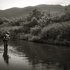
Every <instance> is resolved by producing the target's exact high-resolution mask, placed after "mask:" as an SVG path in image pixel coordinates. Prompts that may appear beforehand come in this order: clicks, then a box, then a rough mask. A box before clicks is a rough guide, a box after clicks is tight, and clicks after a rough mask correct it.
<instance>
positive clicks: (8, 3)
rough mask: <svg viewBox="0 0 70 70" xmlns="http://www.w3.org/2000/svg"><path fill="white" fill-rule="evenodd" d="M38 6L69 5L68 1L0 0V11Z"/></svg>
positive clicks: (69, 1) (69, 0)
mask: <svg viewBox="0 0 70 70" xmlns="http://www.w3.org/2000/svg"><path fill="white" fill-rule="evenodd" d="M38 4H60V5H69V4H70V0H0V9H8V8H12V7H20V8H22V7H26V6H35V5H38Z"/></svg>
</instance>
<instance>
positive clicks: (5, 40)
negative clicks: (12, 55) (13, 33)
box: [3, 32, 10, 56]
mask: <svg viewBox="0 0 70 70" xmlns="http://www.w3.org/2000/svg"><path fill="white" fill-rule="evenodd" d="M9 39H10V36H9V32H6V33H4V36H3V43H4V53H3V55H4V56H7V53H8V41H9Z"/></svg>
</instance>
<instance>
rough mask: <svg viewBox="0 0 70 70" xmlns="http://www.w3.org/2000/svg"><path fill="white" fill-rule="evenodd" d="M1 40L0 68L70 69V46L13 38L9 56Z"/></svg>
mask: <svg viewBox="0 0 70 70" xmlns="http://www.w3.org/2000/svg"><path fill="white" fill-rule="evenodd" d="M3 52H4V45H3V43H2V41H0V70H70V48H69V47H65V46H54V45H48V44H40V43H32V42H27V41H23V40H12V41H9V44H8V53H7V55H8V56H3Z"/></svg>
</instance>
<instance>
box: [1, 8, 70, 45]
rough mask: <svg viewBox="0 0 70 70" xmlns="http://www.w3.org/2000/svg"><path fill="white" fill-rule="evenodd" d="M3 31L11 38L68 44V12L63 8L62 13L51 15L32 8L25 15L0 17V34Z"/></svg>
mask: <svg viewBox="0 0 70 70" xmlns="http://www.w3.org/2000/svg"><path fill="white" fill-rule="evenodd" d="M5 31H10V36H11V38H12V39H14V38H17V39H22V40H28V41H34V42H43V43H52V44H64V45H69V43H70V13H68V12H67V9H65V12H64V14H62V15H56V16H53V15H52V14H51V13H47V14H46V13H44V12H41V11H40V10H37V9H34V10H33V11H32V12H31V13H30V14H29V15H28V16H26V17H21V18H13V19H7V18H0V36H1V35H2V34H3V32H5Z"/></svg>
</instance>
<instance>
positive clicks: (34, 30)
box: [30, 25, 41, 35]
mask: <svg viewBox="0 0 70 70" xmlns="http://www.w3.org/2000/svg"><path fill="white" fill-rule="evenodd" d="M40 32H41V27H40V26H38V25H36V26H35V27H33V28H31V29H30V34H32V35H39V34H40Z"/></svg>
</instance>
